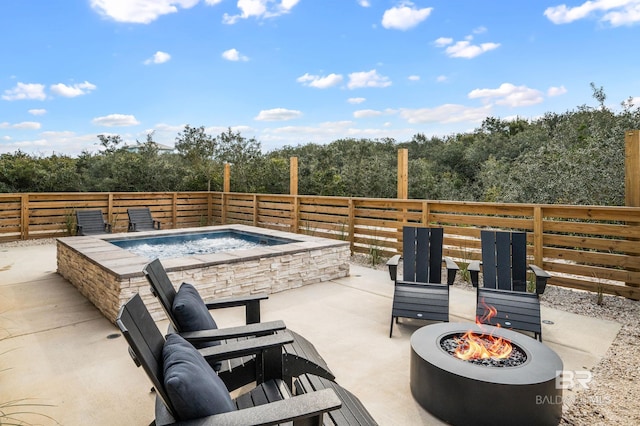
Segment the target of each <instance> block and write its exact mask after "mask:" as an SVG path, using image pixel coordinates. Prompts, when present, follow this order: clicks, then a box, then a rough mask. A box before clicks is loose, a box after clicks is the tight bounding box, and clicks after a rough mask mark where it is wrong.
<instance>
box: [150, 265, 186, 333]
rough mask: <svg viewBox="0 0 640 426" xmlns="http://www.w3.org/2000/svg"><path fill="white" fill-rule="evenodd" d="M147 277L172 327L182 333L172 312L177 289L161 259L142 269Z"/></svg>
mask: <svg viewBox="0 0 640 426" xmlns="http://www.w3.org/2000/svg"><path fill="white" fill-rule="evenodd" d="M142 272H143V273H144V275H145V277H147V281H149V284H150V285H151V292H152V293H153V294H154V296H156V297H157V298H158V301H160V305H162V309H164V313H165V314H166V315H167V317H168V318H169V321H170V322H171V325H172V326H173V328H174V329H175V330H176V331H177V332H180V331H181V330H180V328H179V327H178V324H177V321H174V318H173V313H172V312H171V308H172V306H173V300H174V299H175V297H176V294H177V293H176V289H175V288H174V287H173V283H172V282H171V279H169V276H168V275H167V271H166V270H165V269H164V266H162V263H161V262H160V259H155V260H153V261H151V262H149V263H148V264H147V265H145V267H144V268H143V269H142Z"/></svg>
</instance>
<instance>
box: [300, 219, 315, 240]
mask: <svg viewBox="0 0 640 426" xmlns="http://www.w3.org/2000/svg"><path fill="white" fill-rule="evenodd" d="M302 233H303V234H305V235H310V236H312V237H313V235H314V234H315V230H314V229H313V228H312V227H311V225H310V224H309V221H308V220H305V221H304V222H302Z"/></svg>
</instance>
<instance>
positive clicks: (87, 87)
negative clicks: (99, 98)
mask: <svg viewBox="0 0 640 426" xmlns="http://www.w3.org/2000/svg"><path fill="white" fill-rule="evenodd" d="M95 88H96V86H95V85H94V84H91V83H89V82H88V81H85V82H84V83H78V84H74V85H73V86H67V85H66V84H63V83H58V84H52V85H51V87H50V89H51V91H52V92H53V93H54V94H56V95H58V96H64V97H65V98H75V97H76V96H81V95H86V94H87V93H89V92H91V91H92V90H95Z"/></svg>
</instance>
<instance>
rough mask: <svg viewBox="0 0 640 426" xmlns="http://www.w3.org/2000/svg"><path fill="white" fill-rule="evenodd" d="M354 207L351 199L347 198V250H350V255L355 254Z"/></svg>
mask: <svg viewBox="0 0 640 426" xmlns="http://www.w3.org/2000/svg"><path fill="white" fill-rule="evenodd" d="M355 220H356V206H355V202H354V200H353V198H349V248H350V250H351V254H353V253H355V251H354V250H355V245H356V235H355V232H356V224H355Z"/></svg>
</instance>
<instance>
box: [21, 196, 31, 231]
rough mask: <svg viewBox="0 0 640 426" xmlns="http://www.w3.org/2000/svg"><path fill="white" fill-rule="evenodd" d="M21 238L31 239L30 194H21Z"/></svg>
mask: <svg viewBox="0 0 640 426" xmlns="http://www.w3.org/2000/svg"><path fill="white" fill-rule="evenodd" d="M20 238H21V239H23V240H28V239H29V194H22V195H21V196H20Z"/></svg>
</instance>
